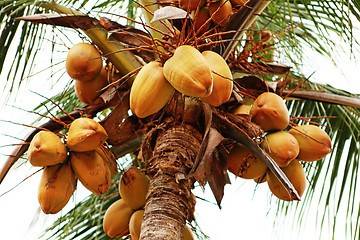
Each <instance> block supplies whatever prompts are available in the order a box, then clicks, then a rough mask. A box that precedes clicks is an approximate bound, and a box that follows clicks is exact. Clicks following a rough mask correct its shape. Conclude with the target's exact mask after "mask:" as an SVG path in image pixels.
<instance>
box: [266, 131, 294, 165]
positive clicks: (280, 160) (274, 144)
mask: <svg viewBox="0 0 360 240" xmlns="http://www.w3.org/2000/svg"><path fill="white" fill-rule="evenodd" d="M260 146H261V147H262V148H263V149H264V150H265V151H266V152H267V153H268V154H269V155H270V157H271V158H272V159H273V160H274V161H275V162H276V163H277V165H279V166H280V167H286V166H287V165H288V164H289V163H290V162H291V161H292V160H294V159H295V158H296V157H297V156H298V155H299V151H300V148H299V143H298V141H297V140H296V138H295V137H294V136H293V135H291V134H290V133H289V132H287V131H278V132H274V133H270V134H267V135H266V137H265V139H264V141H263V142H262V143H261V145H260Z"/></svg>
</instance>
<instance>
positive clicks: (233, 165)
mask: <svg viewBox="0 0 360 240" xmlns="http://www.w3.org/2000/svg"><path fill="white" fill-rule="evenodd" d="M227 164H228V169H229V171H230V172H232V173H233V174H235V175H236V176H238V177H241V178H245V179H255V178H258V177H261V176H263V175H264V174H265V173H266V169H267V166H266V164H265V163H264V162H263V161H262V160H261V159H259V158H258V157H257V156H256V155H255V154H254V153H253V152H252V151H251V150H250V149H248V148H246V147H245V146H243V145H240V144H236V145H235V146H234V147H233V148H232V150H231V151H230V153H229V155H228V157H227Z"/></svg>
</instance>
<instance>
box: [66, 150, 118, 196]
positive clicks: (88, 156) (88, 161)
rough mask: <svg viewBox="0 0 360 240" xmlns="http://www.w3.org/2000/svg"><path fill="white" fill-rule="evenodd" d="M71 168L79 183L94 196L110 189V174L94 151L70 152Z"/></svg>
mask: <svg viewBox="0 0 360 240" xmlns="http://www.w3.org/2000/svg"><path fill="white" fill-rule="evenodd" d="M71 167H72V169H73V170H74V173H75V175H76V177H77V178H78V179H79V180H80V182H81V183H82V184H83V185H84V187H86V188H87V189H88V190H90V191H91V192H92V193H94V194H95V195H98V196H100V195H103V194H104V193H106V192H107V191H109V189H110V184H111V173H110V169H109V167H108V166H107V165H106V163H105V162H104V160H103V159H102V157H101V156H100V155H99V154H98V153H97V152H96V151H89V152H72V153H71Z"/></svg>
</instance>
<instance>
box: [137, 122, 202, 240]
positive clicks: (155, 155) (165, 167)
mask: <svg viewBox="0 0 360 240" xmlns="http://www.w3.org/2000/svg"><path fill="white" fill-rule="evenodd" d="M158 129H159V128H158ZM155 131H156V130H155ZM154 135H157V136H156V144H155V147H154V149H151V147H150V148H148V146H149V145H150V144H151V142H152V141H154V138H155V137H154ZM200 142H201V134H200V133H199V132H198V131H197V130H196V129H194V128H193V127H191V126H189V125H182V126H181V127H180V126H173V127H171V128H169V129H168V130H166V131H163V130H161V132H160V133H155V134H154V131H151V132H149V134H148V135H147V136H146V138H145V140H144V143H143V156H144V158H145V160H146V164H147V169H146V170H147V173H148V175H149V177H150V188H149V192H148V195H147V199H146V205H145V213H144V218H143V223H142V228H141V233H140V239H142V240H145V239H146V240H155V239H156V240H157V239H163V240H180V239H181V238H182V232H183V229H184V227H185V222H186V220H188V221H191V220H193V212H194V208H195V200H194V198H193V197H192V195H191V189H192V188H193V183H194V180H193V179H192V178H186V177H185V176H187V174H188V173H189V171H190V170H191V167H192V165H193V161H194V160H195V158H196V155H197V152H198V151H199V148H200Z"/></svg>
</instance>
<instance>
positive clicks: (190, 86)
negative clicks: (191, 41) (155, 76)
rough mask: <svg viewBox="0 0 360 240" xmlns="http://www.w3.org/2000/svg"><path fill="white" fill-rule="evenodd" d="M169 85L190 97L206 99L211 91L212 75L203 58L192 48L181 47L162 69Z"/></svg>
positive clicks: (187, 46)
mask: <svg viewBox="0 0 360 240" xmlns="http://www.w3.org/2000/svg"><path fill="white" fill-rule="evenodd" d="M163 73H164V76H165V78H166V79H167V80H168V81H169V83H170V84H171V85H172V86H173V87H174V88H175V89H176V90H178V91H179V92H181V93H183V94H185V95H188V96H192V97H207V96H209V95H210V94H211V92H212V89H213V75H212V73H211V69H210V66H209V65H208V63H207V62H206V59H205V57H204V56H203V55H202V54H201V53H200V52H199V51H198V50H197V49H196V48H194V47H192V46H189V45H182V46H180V47H178V48H177V49H176V50H175V53H174V55H173V56H172V57H171V58H169V59H168V60H167V61H166V62H165V64H164V67H163Z"/></svg>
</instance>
